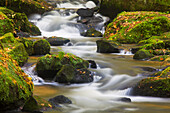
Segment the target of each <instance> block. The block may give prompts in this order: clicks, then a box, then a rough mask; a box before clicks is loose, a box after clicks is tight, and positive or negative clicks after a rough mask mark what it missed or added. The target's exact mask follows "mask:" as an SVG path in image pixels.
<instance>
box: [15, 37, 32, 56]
mask: <svg viewBox="0 0 170 113" xmlns="http://www.w3.org/2000/svg"><path fill="white" fill-rule="evenodd" d="M17 40H18V42H20V43H23V44H24V47H25V49H26V51H27V53H28V55H32V54H33V41H32V40H28V39H26V38H19V39H17Z"/></svg>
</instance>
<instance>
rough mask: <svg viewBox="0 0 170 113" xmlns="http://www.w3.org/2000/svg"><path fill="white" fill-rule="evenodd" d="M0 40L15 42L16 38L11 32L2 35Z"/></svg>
mask: <svg viewBox="0 0 170 113" xmlns="http://www.w3.org/2000/svg"><path fill="white" fill-rule="evenodd" d="M0 41H1V42H2V43H17V40H16V39H15V37H14V35H13V34H12V33H6V34H4V35H3V36H1V37H0Z"/></svg>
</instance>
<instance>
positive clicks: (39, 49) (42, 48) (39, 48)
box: [33, 39, 50, 55]
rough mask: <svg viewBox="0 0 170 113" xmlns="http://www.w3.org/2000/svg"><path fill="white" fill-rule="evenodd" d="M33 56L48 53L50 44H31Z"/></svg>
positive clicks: (36, 42)
mask: <svg viewBox="0 0 170 113" xmlns="http://www.w3.org/2000/svg"><path fill="white" fill-rule="evenodd" d="M33 49H34V54H36V55H45V54H49V53H50V43H49V42H48V41H47V40H45V39H42V40H37V41H35V42H34V43H33Z"/></svg>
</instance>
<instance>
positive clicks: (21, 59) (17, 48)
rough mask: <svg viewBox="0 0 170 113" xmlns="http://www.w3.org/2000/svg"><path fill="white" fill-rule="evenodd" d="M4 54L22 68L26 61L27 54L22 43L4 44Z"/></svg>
mask: <svg viewBox="0 0 170 113" xmlns="http://www.w3.org/2000/svg"><path fill="white" fill-rule="evenodd" d="M4 46H5V50H6V52H7V53H8V54H9V55H10V56H11V57H12V58H13V59H14V60H16V61H17V62H18V64H19V65H20V66H23V65H24V64H25V63H26V62H27V60H28V53H27V52H26V50H25V47H24V45H23V44H22V43H16V44H14V43H8V44H6V43H4Z"/></svg>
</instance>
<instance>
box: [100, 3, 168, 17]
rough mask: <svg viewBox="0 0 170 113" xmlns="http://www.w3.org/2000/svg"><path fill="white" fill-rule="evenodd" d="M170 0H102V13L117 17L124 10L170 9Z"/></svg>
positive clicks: (165, 10) (161, 10)
mask: <svg viewBox="0 0 170 113" xmlns="http://www.w3.org/2000/svg"><path fill="white" fill-rule="evenodd" d="M169 5H170V2H169V0H131V1H129V0H101V5H100V13H101V14H103V15H105V16H108V17H110V18H112V19H113V18H115V17H116V16H117V14H118V13H120V12H122V11H160V12H167V11H170V8H169Z"/></svg>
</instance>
